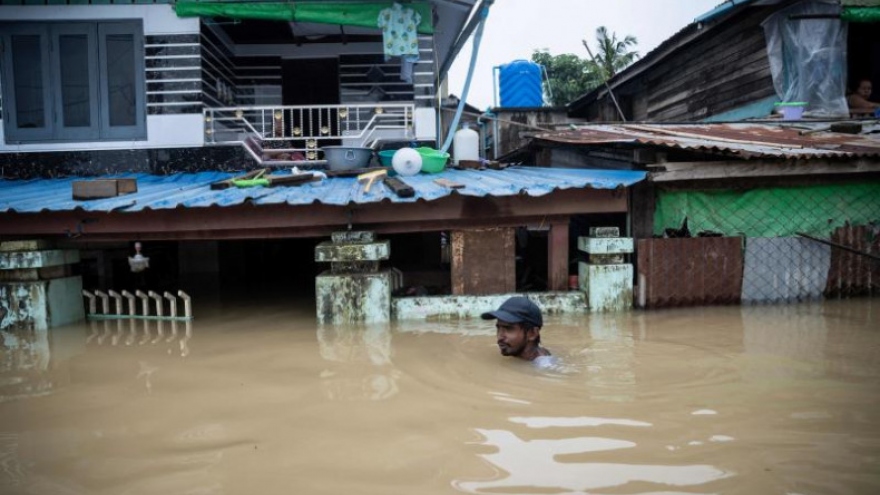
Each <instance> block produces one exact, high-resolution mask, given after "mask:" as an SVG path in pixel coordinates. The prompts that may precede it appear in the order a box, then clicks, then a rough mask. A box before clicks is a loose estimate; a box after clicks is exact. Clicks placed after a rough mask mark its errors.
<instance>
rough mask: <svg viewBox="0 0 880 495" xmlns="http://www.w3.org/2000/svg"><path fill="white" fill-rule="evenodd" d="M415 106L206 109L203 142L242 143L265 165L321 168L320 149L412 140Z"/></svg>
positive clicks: (354, 105) (375, 105)
mask: <svg viewBox="0 0 880 495" xmlns="http://www.w3.org/2000/svg"><path fill="white" fill-rule="evenodd" d="M414 112H415V106H414V105H413V104H412V103H369V104H351V105H312V106H251V107H222V108H207V109H205V111H204V116H205V144H206V145H232V144H239V145H241V146H243V147H244V149H245V151H247V153H248V154H249V155H250V156H251V157H252V158H253V159H254V160H256V161H257V162H258V163H259V164H261V165H267V166H271V165H321V164H323V163H326V162H325V161H324V160H323V156H322V152H321V147H322V146H330V145H343V146H358V147H377V146H378V145H379V143H380V142H381V141H383V140H386V141H388V140H409V139H414V138H415V136H416V134H415V122H414V118H413V116H414Z"/></svg>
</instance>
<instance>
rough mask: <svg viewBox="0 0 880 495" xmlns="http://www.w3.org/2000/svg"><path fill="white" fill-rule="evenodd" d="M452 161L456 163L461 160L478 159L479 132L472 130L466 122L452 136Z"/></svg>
mask: <svg viewBox="0 0 880 495" xmlns="http://www.w3.org/2000/svg"><path fill="white" fill-rule="evenodd" d="M452 151H453V155H454V157H453V162H454V163H455V164H456V165H458V162H460V161H462V160H479V159H480V133H478V132H477V131H475V130H473V129H471V128H470V126H468V124H467V123H465V124H464V125H462V126H461V129H459V130H458V131H457V132H456V133H455V137H453V138H452Z"/></svg>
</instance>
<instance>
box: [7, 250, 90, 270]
mask: <svg viewBox="0 0 880 495" xmlns="http://www.w3.org/2000/svg"><path fill="white" fill-rule="evenodd" d="M73 263H79V250H76V249H72V250H61V249H52V250H49V251H14V252H8V253H0V270H20V269H23V268H45V267H47V266H58V265H70V264H73Z"/></svg>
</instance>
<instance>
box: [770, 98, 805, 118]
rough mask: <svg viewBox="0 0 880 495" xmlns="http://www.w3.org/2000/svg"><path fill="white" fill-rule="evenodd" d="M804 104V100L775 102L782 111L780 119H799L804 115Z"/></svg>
mask: <svg viewBox="0 0 880 495" xmlns="http://www.w3.org/2000/svg"><path fill="white" fill-rule="evenodd" d="M806 106H807V104H806V102H803V101H791V102H782V103H777V104H776V108H778V109H779V112H780V113H782V120H800V119H801V118H802V117H803V116H804V108H805V107H806Z"/></svg>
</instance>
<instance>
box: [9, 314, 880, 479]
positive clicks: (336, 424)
mask: <svg viewBox="0 0 880 495" xmlns="http://www.w3.org/2000/svg"><path fill="white" fill-rule="evenodd" d="M877 303H878V301H877V300H873V301H871V300H858V301H844V302H832V303H826V304H824V305H800V306H787V307H752V308H738V307H735V308H708V309H688V310H674V311H661V312H648V313H645V312H637V313H633V314H629V315H624V316H595V315H593V316H582V317H551V318H548V322H547V325H546V327H545V330H544V332H543V339H544V343H545V344H546V345H547V347H549V348H550V349H551V350H553V351H554V353H555V354H556V355H558V356H559V357H560V358H561V364H560V366H559V367H557V368H555V369H551V370H539V369H535V368H533V367H532V366H531V365H529V364H527V363H523V362H519V361H515V360H511V359H510V358H503V357H501V356H500V355H499V354H498V352H497V349H496V348H495V343H494V335H493V333H492V330H491V326H490V325H486V324H484V323H483V322H481V321H460V322H429V323H424V322H422V323H402V324H395V325H392V326H390V327H382V326H373V327H366V328H332V327H328V328H315V325H314V319H313V316H312V312H313V307H311V306H309V305H308V304H305V305H302V306H299V307H290V306H289V305H269V304H266V305H251V306H242V307H238V308H233V307H229V306H227V307H225V308H223V309H219V308H218V309H211V308H205V307H199V306H198V305H196V316H197V319H196V320H195V322H194V323H193V324H192V325H191V328H189V331H187V328H186V326H185V325H182V324H179V325H177V328H176V329H172V328H171V326H170V325H169V324H165V325H164V326H163V328H162V332H161V335H160V334H159V329H158V328H157V324H156V323H155V322H153V323H150V324H149V325H148V326H147V327H146V328H145V327H144V326H143V322H137V323H136V325H134V326H133V327H132V326H130V325H129V324H128V322H123V323H121V324H120V325H119V326H117V324H116V323H115V322H112V323H109V324H107V325H106V327H105V326H104V324H103V323H98V324H96V325H94V326H89V325H79V326H70V327H65V328H62V329H56V330H53V331H52V332H51V333H50V334H49V335H47V336H42V337H41V336H36V337H34V338H32V339H21V340H14V339H12V338H10V337H9V336H8V335H6V336H4V337H6V348H5V349H4V350H2V351H0V352H3V355H2V357H3V361H2V362H3V363H4V369H3V370H2V375H0V378H2V381H0V391H2V392H3V401H2V402H0V493H5V494H12V493H27V494H54V493H58V494H79V493H82V494H161V495H171V494H184V493H186V494H254V493H259V494H261V495H267V494H289V493H304V494H322V493H326V494H341V493H358V494H383V495H385V494H398V493H399V494H413V493H418V494H446V493H462V492H463V493H503V494H506V493H517V494H532V493H534V494H545V493H560V494H561V493H566V494H567V493H602V494H635V493H653V494H659V493H664V494H669V493H731V494H757V493H760V494H802V495H808V494H861V493H866V494H867V493H878V491H880V407H878V406H880V306H878V304H877ZM172 330H176V333H172Z"/></svg>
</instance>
